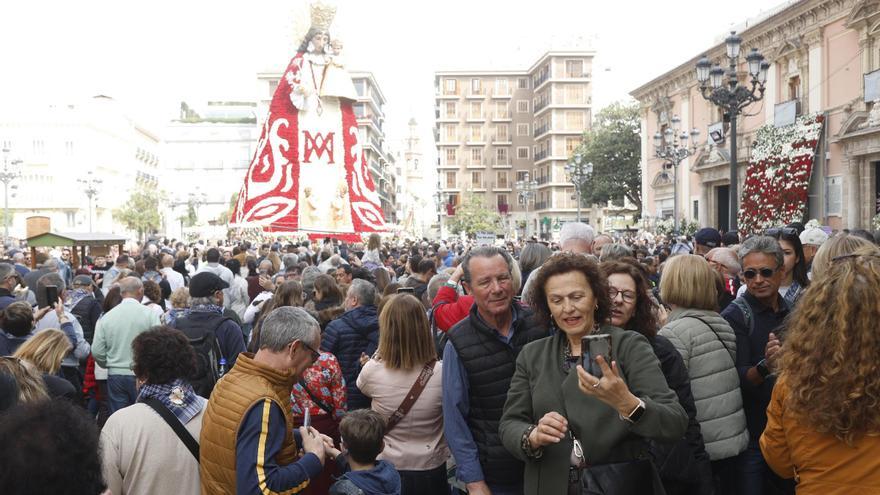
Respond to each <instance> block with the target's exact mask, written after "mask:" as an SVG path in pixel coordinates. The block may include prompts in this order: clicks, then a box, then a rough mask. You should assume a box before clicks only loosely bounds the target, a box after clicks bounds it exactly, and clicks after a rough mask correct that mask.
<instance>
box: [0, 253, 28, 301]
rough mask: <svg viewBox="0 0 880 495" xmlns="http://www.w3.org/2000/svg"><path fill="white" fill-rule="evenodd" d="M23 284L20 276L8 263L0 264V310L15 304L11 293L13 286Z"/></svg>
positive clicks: (13, 295)
mask: <svg viewBox="0 0 880 495" xmlns="http://www.w3.org/2000/svg"><path fill="white" fill-rule="evenodd" d="M23 283H24V282H22V280H21V275H19V273H18V272H17V271H16V270H15V267H14V266H12V265H10V264H9V263H0V309H4V308H6V306H9V305H10V304H12V303H14V302H15V294H13V293H12V291H13V290H14V289H15V286H17V285H19V284H23Z"/></svg>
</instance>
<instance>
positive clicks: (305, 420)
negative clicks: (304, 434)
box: [303, 407, 312, 430]
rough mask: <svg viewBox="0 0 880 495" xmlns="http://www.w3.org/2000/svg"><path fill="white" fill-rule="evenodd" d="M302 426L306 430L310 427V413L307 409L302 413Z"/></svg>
mask: <svg viewBox="0 0 880 495" xmlns="http://www.w3.org/2000/svg"><path fill="white" fill-rule="evenodd" d="M303 426H305V427H306V429H307V430H308V429H309V428H310V427H311V426H312V412H311V411H310V410H309V408H308V407H307V408H305V410H304V411H303Z"/></svg>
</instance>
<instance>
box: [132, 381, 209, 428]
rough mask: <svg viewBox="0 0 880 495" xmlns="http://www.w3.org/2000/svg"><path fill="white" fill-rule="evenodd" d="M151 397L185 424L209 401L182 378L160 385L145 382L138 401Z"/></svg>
mask: <svg viewBox="0 0 880 495" xmlns="http://www.w3.org/2000/svg"><path fill="white" fill-rule="evenodd" d="M150 398H152V399H157V400H158V401H159V402H161V403H162V404H164V405H165V407H167V408H168V410H169V411H171V412H172V413H174V416H176V417H177V419H179V420H180V422H181V423H183V424H187V423H189V421H190V420H191V419H193V418H194V417H195V416H196V415H197V414H199V412H200V411H201V410H202V409H203V408H204V407H205V404H206V403H207V400H205V399H204V398H202V397H200V396H198V395H197V394H196V392H195V390H193V388H192V385H190V384H189V382H186V381H184V380H182V379H180V378H178V379H177V380H174V381H173V382H170V383H163V384H159V385H157V384H152V383H146V384H144V385H143V386H142V387H141V390H140V392H139V393H138V398H137V402H143V401H144V399H150Z"/></svg>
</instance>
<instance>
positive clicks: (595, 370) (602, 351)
mask: <svg viewBox="0 0 880 495" xmlns="http://www.w3.org/2000/svg"><path fill="white" fill-rule="evenodd" d="M581 356H582V358H583V359H582V361H581V365H582V366H583V367H584V370H586V371H587V373H589V374H591V375H593V376H595V377H596V378H602V368H601V367H600V366H599V363H597V362H596V357H598V356H602V358H603V359H604V360H605V362H606V363H610V362H611V335H609V334H607V333H603V334H599V335H587V336H586V337H583V338H582V339H581Z"/></svg>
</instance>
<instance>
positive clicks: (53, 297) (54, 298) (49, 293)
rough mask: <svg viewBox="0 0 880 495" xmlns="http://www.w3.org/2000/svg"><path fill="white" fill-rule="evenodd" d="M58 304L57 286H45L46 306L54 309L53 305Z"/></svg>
mask: <svg viewBox="0 0 880 495" xmlns="http://www.w3.org/2000/svg"><path fill="white" fill-rule="evenodd" d="M57 302H58V286H57V285H47V286H46V304H48V306H49V307H50V308H54V307H55V303H57Z"/></svg>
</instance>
